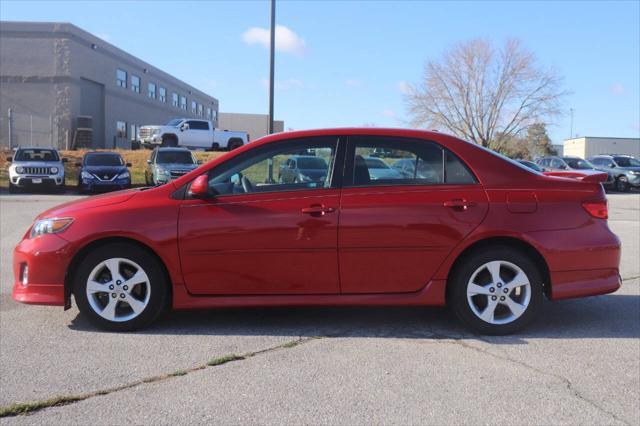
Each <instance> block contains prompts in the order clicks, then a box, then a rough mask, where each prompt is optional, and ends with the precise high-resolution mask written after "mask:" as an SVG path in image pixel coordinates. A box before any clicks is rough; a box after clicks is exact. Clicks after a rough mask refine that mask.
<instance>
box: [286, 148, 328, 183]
mask: <svg viewBox="0 0 640 426" xmlns="http://www.w3.org/2000/svg"><path fill="white" fill-rule="evenodd" d="M328 167H329V166H328V164H327V161H326V160H325V159H324V158H322V157H315V156H312V155H293V156H291V157H289V158H287V160H286V161H285V162H284V163H283V164H281V165H280V173H279V177H278V180H279V181H280V182H281V183H299V182H323V181H324V179H325V177H326V176H327V169H328Z"/></svg>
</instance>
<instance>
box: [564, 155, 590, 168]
mask: <svg viewBox="0 0 640 426" xmlns="http://www.w3.org/2000/svg"><path fill="white" fill-rule="evenodd" d="M563 160H564V161H565V163H567V164H568V165H569V167H571V168H572V169H576V170H588V169H593V166H592V165H591V163H589V162H588V161H586V160H583V159H582V158H569V157H567V158H563Z"/></svg>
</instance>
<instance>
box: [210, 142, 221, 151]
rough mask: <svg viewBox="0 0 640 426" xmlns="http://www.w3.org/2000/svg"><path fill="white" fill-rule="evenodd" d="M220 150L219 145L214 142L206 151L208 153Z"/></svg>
mask: <svg viewBox="0 0 640 426" xmlns="http://www.w3.org/2000/svg"><path fill="white" fill-rule="evenodd" d="M219 149H220V144H219V143H217V142H214V143H212V144H211V148H209V149H208V150H207V151H209V152H214V151H217V150H219Z"/></svg>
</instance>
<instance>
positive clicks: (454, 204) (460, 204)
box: [443, 198, 476, 210]
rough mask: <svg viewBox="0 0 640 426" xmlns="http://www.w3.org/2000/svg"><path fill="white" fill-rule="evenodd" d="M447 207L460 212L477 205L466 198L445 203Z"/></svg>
mask: <svg viewBox="0 0 640 426" xmlns="http://www.w3.org/2000/svg"><path fill="white" fill-rule="evenodd" d="M443 205H444V206H445V207H449V208H451V209H458V210H467V209H468V208H469V207H473V206H475V205H476V203H474V202H473V201H467V200H465V199H464V198H455V199H453V200H449V201H445V202H444V203H443Z"/></svg>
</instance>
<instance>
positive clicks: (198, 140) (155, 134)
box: [139, 118, 249, 151]
mask: <svg viewBox="0 0 640 426" xmlns="http://www.w3.org/2000/svg"><path fill="white" fill-rule="evenodd" d="M139 138H140V144H141V145H142V146H145V147H147V148H150V147H156V146H167V147H176V146H183V147H186V148H190V149H205V150H219V149H226V150H229V151H231V150H233V149H236V148H238V147H241V146H242V145H244V144H246V143H249V135H247V133H246V132H231V131H228V130H220V129H216V128H214V127H213V123H212V122H211V121H209V120H196V119H193V118H174V119H173V120H170V121H169V122H168V123H167V124H165V125H164V126H142V127H140V133H139Z"/></svg>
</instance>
